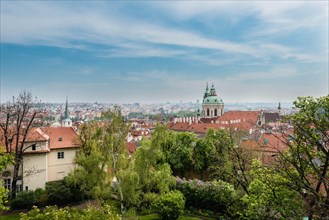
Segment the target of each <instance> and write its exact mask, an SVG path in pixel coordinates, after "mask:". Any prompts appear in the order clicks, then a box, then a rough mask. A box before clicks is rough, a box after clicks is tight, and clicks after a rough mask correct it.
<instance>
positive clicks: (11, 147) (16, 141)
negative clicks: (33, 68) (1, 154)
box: [0, 91, 46, 198]
mask: <svg viewBox="0 0 329 220" xmlns="http://www.w3.org/2000/svg"><path fill="white" fill-rule="evenodd" d="M45 110H46V109H45V107H44V105H43V104H42V103H41V102H40V101H38V100H37V99H36V98H33V97H32V94H31V93H30V92H27V91H24V92H22V93H20V94H19V96H18V97H17V98H16V99H13V100H12V101H10V102H6V103H4V104H1V105H0V131H1V139H2V140H0V141H1V142H2V143H4V145H5V148H6V152H7V153H12V154H13V155H14V172H13V176H12V184H11V197H12V198H15V197H16V188H17V179H18V176H19V175H20V174H19V170H20V167H21V164H22V161H23V153H24V151H25V150H26V149H27V148H26V147H25V146H24V145H25V143H26V140H27V137H28V135H29V133H30V131H31V129H32V128H33V127H39V126H42V125H43V122H44V120H43V117H44V113H45Z"/></svg>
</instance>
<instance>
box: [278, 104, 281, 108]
mask: <svg viewBox="0 0 329 220" xmlns="http://www.w3.org/2000/svg"><path fill="white" fill-rule="evenodd" d="M278 109H279V110H281V102H279V107H278Z"/></svg>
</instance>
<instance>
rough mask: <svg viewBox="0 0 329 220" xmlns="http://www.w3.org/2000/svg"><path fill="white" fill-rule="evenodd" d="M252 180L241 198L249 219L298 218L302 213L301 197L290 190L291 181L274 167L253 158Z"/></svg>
mask: <svg viewBox="0 0 329 220" xmlns="http://www.w3.org/2000/svg"><path fill="white" fill-rule="evenodd" d="M250 172H251V176H252V178H253V179H252V181H251V182H250V185H249V188H248V191H249V194H246V195H245V196H244V197H243V198H242V200H243V202H244V203H245V204H246V205H247V208H246V210H245V215H246V217H248V218H250V219H287V218H298V217H301V214H302V206H303V203H302V199H301V196H300V195H299V194H298V192H297V191H295V190H291V189H290V188H289V185H290V184H291V181H290V180H289V179H287V178H285V177H284V175H282V174H281V173H279V172H277V171H275V170H274V169H271V168H267V167H264V166H262V164H261V162H260V161H258V160H253V163H252V169H251V171H250Z"/></svg>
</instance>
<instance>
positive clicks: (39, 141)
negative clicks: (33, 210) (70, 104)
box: [1, 127, 79, 191]
mask: <svg viewBox="0 0 329 220" xmlns="http://www.w3.org/2000/svg"><path fill="white" fill-rule="evenodd" d="M77 141H78V134H77V133H76V131H75V130H74V129H73V128H72V127H45V128H32V129H31V131H30V133H29V135H28V137H27V140H26V142H25V144H24V146H23V151H24V153H23V161H22V164H21V167H20V171H19V173H20V174H19V178H18V181H17V191H22V190H35V189H37V188H45V185H46V182H48V181H55V180H60V179H63V178H64V177H65V176H67V175H68V173H69V172H71V171H72V170H74V168H75V164H74V158H75V155H76V151H77V150H78V147H79V145H78V142H77ZM12 170H13V167H8V168H7V169H6V170H5V171H4V172H3V173H2V174H1V178H2V179H3V180H4V183H5V188H7V189H8V190H10V187H11V181H12V173H13V172H12Z"/></svg>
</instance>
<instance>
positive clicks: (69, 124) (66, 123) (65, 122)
mask: <svg viewBox="0 0 329 220" xmlns="http://www.w3.org/2000/svg"><path fill="white" fill-rule="evenodd" d="M62 127H72V120H71V119H70V112H69V107H68V99H67V96H66V104H65V112H64V119H63V120H62Z"/></svg>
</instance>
